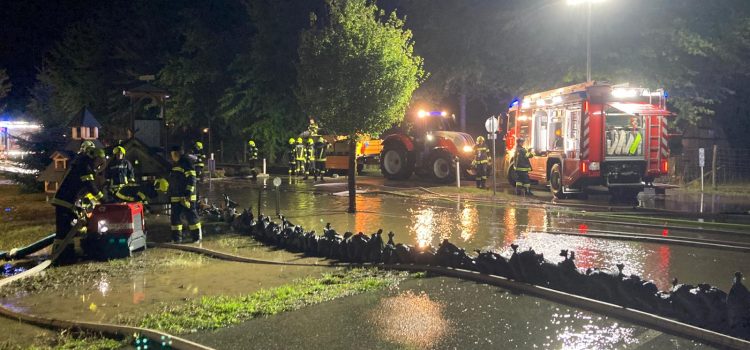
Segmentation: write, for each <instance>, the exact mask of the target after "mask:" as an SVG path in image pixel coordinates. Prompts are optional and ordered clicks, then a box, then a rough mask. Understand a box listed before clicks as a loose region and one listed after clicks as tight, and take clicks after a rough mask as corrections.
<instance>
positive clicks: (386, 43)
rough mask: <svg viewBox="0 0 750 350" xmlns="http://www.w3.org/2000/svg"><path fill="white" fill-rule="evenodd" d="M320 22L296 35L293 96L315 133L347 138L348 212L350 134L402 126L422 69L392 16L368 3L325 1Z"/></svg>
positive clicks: (401, 26)
mask: <svg viewBox="0 0 750 350" xmlns="http://www.w3.org/2000/svg"><path fill="white" fill-rule="evenodd" d="M326 19H327V20H326V21H325V22H326V23H323V22H319V21H317V19H316V18H315V16H314V15H312V27H311V28H310V29H309V30H307V31H305V32H304V33H303V34H302V38H301V42H300V47H299V56H300V61H299V65H298V85H299V86H298V98H299V100H300V105H301V106H302V107H303V109H304V110H305V111H306V112H308V113H309V114H310V115H312V116H314V117H315V118H317V119H318V120H319V122H320V125H321V127H323V128H327V129H329V130H332V131H334V132H336V133H337V134H342V135H347V136H348V137H349V212H355V211H356V201H355V199H356V191H355V173H356V171H355V169H356V165H355V153H356V152H355V147H356V142H357V141H356V138H357V135H361V134H379V133H381V132H383V131H385V130H386V129H387V128H389V127H391V126H392V125H393V124H395V123H398V122H400V121H401V120H403V118H404V114H405V113H406V108H407V106H408V105H409V101H410V100H411V96H412V93H413V92H414V90H416V89H417V87H419V84H420V82H421V80H422V78H423V77H424V70H423V69H422V58H421V57H419V56H417V55H415V54H414V52H413V48H414V42H413V41H412V34H411V31H409V30H406V29H404V22H403V21H402V20H401V19H399V18H398V17H397V16H396V13H395V12H391V13H390V14H389V15H386V14H385V12H384V11H382V10H380V9H378V7H377V6H376V5H375V4H373V3H371V2H369V1H367V0H329V1H328V13H327V17H326Z"/></svg>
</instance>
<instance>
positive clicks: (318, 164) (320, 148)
mask: <svg viewBox="0 0 750 350" xmlns="http://www.w3.org/2000/svg"><path fill="white" fill-rule="evenodd" d="M327 152H328V142H326V139H324V138H323V137H322V136H321V137H318V142H315V180H316V181H317V180H318V176H320V181H323V176H324V175H325V173H326V153H327Z"/></svg>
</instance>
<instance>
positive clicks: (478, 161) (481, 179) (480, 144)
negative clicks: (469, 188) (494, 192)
mask: <svg viewBox="0 0 750 350" xmlns="http://www.w3.org/2000/svg"><path fill="white" fill-rule="evenodd" d="M489 162H490V155H489V151H488V150H487V145H485V143H484V137H482V136H477V144H476V146H474V161H473V162H472V164H473V165H474V166H475V167H476V169H477V175H476V182H477V188H487V172H488V171H487V167H488V166H489Z"/></svg>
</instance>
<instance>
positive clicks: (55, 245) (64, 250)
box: [52, 239, 76, 265]
mask: <svg viewBox="0 0 750 350" xmlns="http://www.w3.org/2000/svg"><path fill="white" fill-rule="evenodd" d="M62 243H63V240H62V239H55V240H54V241H53V242H52V255H54V254H56V253H57V252H58V251H60V253H59V255H58V256H57V259H55V264H56V265H68V264H72V263H74V262H75V261H76V251H75V246H74V245H73V242H69V243H68V244H66V245H65V246H64V247H63V246H62Z"/></svg>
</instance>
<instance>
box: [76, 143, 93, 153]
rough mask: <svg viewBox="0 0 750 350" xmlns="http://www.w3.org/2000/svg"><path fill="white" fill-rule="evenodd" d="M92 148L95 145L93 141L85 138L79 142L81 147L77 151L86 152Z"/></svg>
mask: <svg viewBox="0 0 750 350" xmlns="http://www.w3.org/2000/svg"><path fill="white" fill-rule="evenodd" d="M94 148H96V145H95V144H94V142H93V141H90V140H86V141H83V142H82V143H81V148H80V149H79V150H78V152H81V153H88V152H89V151H91V150H92V149H94Z"/></svg>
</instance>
